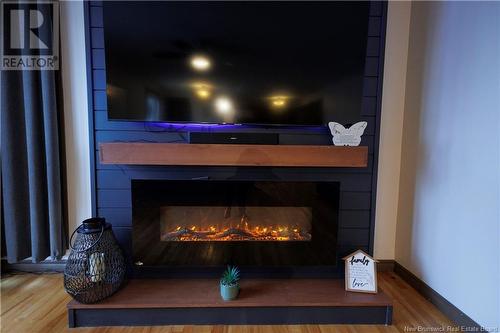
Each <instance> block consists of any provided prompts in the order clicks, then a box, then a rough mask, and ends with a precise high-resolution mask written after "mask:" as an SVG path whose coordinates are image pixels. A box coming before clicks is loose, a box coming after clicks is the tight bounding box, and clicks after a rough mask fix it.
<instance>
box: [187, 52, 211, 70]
mask: <svg viewBox="0 0 500 333" xmlns="http://www.w3.org/2000/svg"><path fill="white" fill-rule="evenodd" d="M189 63H190V64H191V67H192V68H193V69H194V70H196V71H199V72H204V71H207V70H209V69H210V67H212V63H211V61H210V59H209V58H208V57H206V56H204V55H194V56H192V57H191V59H190V61H189Z"/></svg>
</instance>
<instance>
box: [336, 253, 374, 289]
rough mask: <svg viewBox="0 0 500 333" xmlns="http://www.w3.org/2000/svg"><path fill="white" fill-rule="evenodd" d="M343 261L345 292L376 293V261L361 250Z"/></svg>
mask: <svg viewBox="0 0 500 333" xmlns="http://www.w3.org/2000/svg"><path fill="white" fill-rule="evenodd" d="M342 259H343V260H344V261H345V290H347V291H354V292H360V293H371V294H376V293H377V291H378V290H377V261H376V260H375V259H373V258H372V257H371V256H370V255H368V254H366V253H365V252H363V251H361V250H357V251H355V252H353V253H351V254H349V255H348V256H345V257H344V258H342Z"/></svg>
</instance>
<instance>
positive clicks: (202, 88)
mask: <svg viewBox="0 0 500 333" xmlns="http://www.w3.org/2000/svg"><path fill="white" fill-rule="evenodd" d="M191 87H192V88H193V90H194V93H195V95H196V97H198V98H199V99H208V98H210V97H211V96H212V89H213V87H212V85H210V84H208V83H203V82H195V83H193V84H192V85H191Z"/></svg>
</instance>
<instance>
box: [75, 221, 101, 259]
mask: <svg viewBox="0 0 500 333" xmlns="http://www.w3.org/2000/svg"><path fill="white" fill-rule="evenodd" d="M81 227H83V224H80V225H79V226H78V228H76V229H75V231H73V233H72V234H71V237H70V238H69V247H70V248H71V249H72V250H73V251H75V252H77V253H81V252H85V251H88V250H90V249H91V248H93V247H94V246H95V245H96V244H97V243H99V241H100V240H101V237H102V234H103V233H104V224H103V225H101V233H100V234H99V237H98V238H97V240H96V241H95V242H94V243H92V245H90V246H89V247H88V248H86V249H82V250H77V249H75V248H74V247H73V245H72V244H71V240H72V239H73V236H74V235H75V233H76V232H77V231H78V230H80V228H81Z"/></svg>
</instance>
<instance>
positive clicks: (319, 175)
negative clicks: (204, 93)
mask: <svg viewBox="0 0 500 333" xmlns="http://www.w3.org/2000/svg"><path fill="white" fill-rule="evenodd" d="M386 12H387V4H386V3H384V2H372V4H371V9H370V17H369V31H368V43H367V54H366V66H365V80H364V88H363V96H364V97H363V107H362V116H361V118H360V119H359V120H365V121H367V122H368V128H367V129H366V131H365V134H364V135H363V138H362V143H361V145H365V146H368V147H369V164H368V167H366V168H362V169H356V168H236V167H161V166H118V165H102V164H100V163H99V157H98V156H99V155H98V147H99V144H100V143H103V142H134V141H135V142H137V141H142V142H186V141H187V130H188V129H189V127H188V126H181V127H179V126H169V125H163V126H159V125H152V124H145V123H142V122H124V121H109V120H108V119H107V112H106V107H107V106H106V70H105V66H106V64H105V45H104V28H105V27H103V14H102V3H101V2H100V1H93V2H85V15H86V25H87V26H86V32H87V33H86V39H87V74H88V92H89V124H90V137H91V142H90V145H91V150H92V156H91V170H92V192H93V198H92V199H93V200H92V201H93V214H94V215H99V216H102V217H105V218H106V219H107V220H108V222H110V223H112V224H113V229H114V231H115V234H116V236H117V239H118V241H119V242H120V244H121V245H122V247H123V249H124V250H125V251H126V252H127V254H128V255H130V254H131V248H132V244H131V232H132V204H131V202H132V200H131V180H132V179H192V178H196V177H204V176H209V177H210V179H214V180H224V179H228V178H231V179H240V180H245V179H251V180H273V179H283V180H304V181H305V180H310V181H338V182H340V184H341V185H340V192H341V193H340V212H339V236H338V246H339V251H338V253H339V255H340V256H342V255H344V254H347V253H349V252H350V251H352V250H355V249H358V248H361V249H364V250H365V251H368V252H369V253H370V254H371V253H372V252H373V232H374V216H375V194H376V174H377V172H376V171H377V158H378V137H379V127H380V105H381V93H382V73H383V70H382V69H383V52H384V49H385V47H384V46H385V22H386ZM196 130H197V131H235V127H234V126H232V127H213V126H212V127H210V126H208V127H196ZM236 130H238V131H246V132H256V131H260V132H273V133H276V132H277V133H279V134H280V136H279V138H280V144H306V145H307V144H310V145H317V144H331V136H330V135H329V133H328V131H327V130H326V129H325V130H318V129H316V130H310V129H303V128H302V129H300V128H295V129H294V128H280V129H276V128H250V127H244V126H241V127H238V128H237V129H236Z"/></svg>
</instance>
